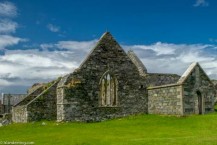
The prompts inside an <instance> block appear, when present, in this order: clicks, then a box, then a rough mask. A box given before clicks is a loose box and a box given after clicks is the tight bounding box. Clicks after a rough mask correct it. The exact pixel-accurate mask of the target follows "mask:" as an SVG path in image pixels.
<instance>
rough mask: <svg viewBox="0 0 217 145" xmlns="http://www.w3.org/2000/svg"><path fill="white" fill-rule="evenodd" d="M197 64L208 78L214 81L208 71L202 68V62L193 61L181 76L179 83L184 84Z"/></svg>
mask: <svg viewBox="0 0 217 145" xmlns="http://www.w3.org/2000/svg"><path fill="white" fill-rule="evenodd" d="M196 66H198V67H199V68H200V70H201V71H203V73H204V74H205V75H206V77H207V79H208V80H209V81H210V82H211V83H212V81H211V80H210V78H209V77H208V75H207V74H206V72H205V71H204V70H203V69H202V67H201V66H200V64H199V63H198V62H193V63H192V64H190V66H189V67H188V69H187V70H186V71H185V72H184V73H183V75H182V76H181V78H180V79H179V80H178V82H177V84H183V83H184V82H185V81H186V80H187V78H188V77H189V76H190V75H191V73H192V71H193V70H194V69H195V67H196Z"/></svg>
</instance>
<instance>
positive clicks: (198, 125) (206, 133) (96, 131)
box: [0, 113, 217, 145]
mask: <svg viewBox="0 0 217 145" xmlns="http://www.w3.org/2000/svg"><path fill="white" fill-rule="evenodd" d="M45 123H46V125H42V122H37V123H27V124H12V125H9V126H4V127H0V144H1V142H4V141H8V142H11V141H17V142H18V141H21V142H35V144H36V145H140V144H144V145H148V144H156V145H159V144H171V145H177V144H183V145H189V144H201V145H204V144H205V145H206V144H207V145H208V144H210V145H213V144H216V145H217V113H213V114H207V115H201V116H199V115H193V116H188V117H170V116H159V115H138V116H130V117H126V118H122V119H115V120H110V121H105V122H100V123H56V122H45ZM2 144H3V143H2Z"/></svg>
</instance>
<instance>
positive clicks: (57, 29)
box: [47, 24, 60, 32]
mask: <svg viewBox="0 0 217 145" xmlns="http://www.w3.org/2000/svg"><path fill="white" fill-rule="evenodd" d="M47 28H48V29H49V30H50V31H51V32H59V31H60V28H59V27H58V26H55V25H53V24H48V25H47Z"/></svg>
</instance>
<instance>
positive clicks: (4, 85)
mask: <svg viewBox="0 0 217 145" xmlns="http://www.w3.org/2000/svg"><path fill="white" fill-rule="evenodd" d="M96 42H97V40H90V41H59V42H56V43H53V44H41V46H40V49H30V50H6V51H5V54H4V55H2V56H0V64H1V68H3V69H2V70H1V71H0V78H1V79H0V89H1V90H9V91H12V92H13V89H9V88H13V87H15V86H23V87H22V89H20V91H21V92H23V91H25V89H26V88H27V87H29V86H31V85H32V84H33V83H36V82H48V81H50V80H53V79H56V78H57V77H59V76H62V75H65V74H67V73H70V72H73V70H74V69H75V68H77V67H78V66H79V65H80V63H81V62H82V61H83V60H84V59H85V57H86V56H87V55H88V53H89V52H90V50H91V49H92V48H93V47H94V45H95V44H96ZM122 47H123V48H124V49H125V51H128V50H129V49H131V50H133V51H134V52H135V53H136V54H137V55H138V57H139V58H140V59H141V60H142V62H143V63H144V64H145V66H146V67H147V69H148V72H156V73H175V74H179V75H182V73H183V72H184V71H185V70H186V69H187V67H188V66H189V65H190V64H191V63H192V62H195V61H197V62H199V63H200V64H201V66H202V67H203V68H204V69H205V71H206V72H207V74H208V75H209V76H210V77H211V78H212V79H217V75H216V72H217V57H216V56H217V55H216V53H217V52H216V49H217V46H215V45H208V44H190V45H189V44H172V43H162V42H157V43H154V44H151V45H122ZM41 49H42V50H41ZM21 92H19V93H21Z"/></svg>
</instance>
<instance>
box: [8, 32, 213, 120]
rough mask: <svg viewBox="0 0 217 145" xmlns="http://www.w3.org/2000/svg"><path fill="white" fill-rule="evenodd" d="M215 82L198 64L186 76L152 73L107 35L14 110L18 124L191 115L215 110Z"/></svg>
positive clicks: (14, 116) (132, 53)
mask: <svg viewBox="0 0 217 145" xmlns="http://www.w3.org/2000/svg"><path fill="white" fill-rule="evenodd" d="M215 95H216V92H215V88H214V85H213V83H212V82H211V80H210V79H209V77H208V76H207V75H206V73H205V72H204V70H203V69H202V68H201V66H200V65H199V64H198V63H192V64H191V65H190V66H189V68H188V69H187V70H186V72H185V73H184V74H183V75H182V76H181V77H180V76H179V75H176V74H160V73H149V72H148V71H147V69H146V67H145V66H144V65H143V63H142V62H141V61H140V59H139V58H138V57H137V56H136V54H135V53H134V52H133V51H129V52H128V53H126V52H125V51H124V50H123V49H122V48H121V46H120V45H119V44H118V43H117V42H116V40H115V39H114V38H113V37H112V35H111V34H110V33H109V32H106V33H104V34H103V36H102V37H101V38H100V40H99V42H98V43H97V44H96V46H95V47H94V48H93V49H92V51H91V52H90V53H89V55H88V56H87V57H86V59H85V60H84V61H83V63H82V64H81V65H80V66H79V68H78V69H76V70H74V72H72V73H70V74H68V75H65V76H64V77H60V78H58V79H57V80H54V81H52V82H50V83H47V84H42V85H36V86H35V89H33V90H32V91H30V92H29V93H28V95H27V96H26V97H25V98H24V99H23V100H22V101H20V102H19V103H17V104H16V105H15V106H14V107H13V108H12V120H13V121H14V122H30V121H37V120H42V119H44V120H56V121H85V122H92V121H93V122H94V121H102V120H106V119H111V118H118V117H123V116H127V115H131V114H147V113H149V114H166V115H180V116H182V115H188V114H205V113H209V112H213V111H214V102H215V98H216V96H215Z"/></svg>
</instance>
